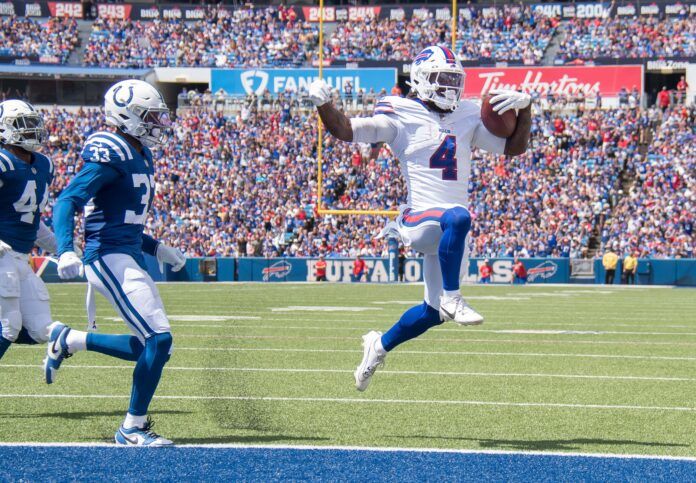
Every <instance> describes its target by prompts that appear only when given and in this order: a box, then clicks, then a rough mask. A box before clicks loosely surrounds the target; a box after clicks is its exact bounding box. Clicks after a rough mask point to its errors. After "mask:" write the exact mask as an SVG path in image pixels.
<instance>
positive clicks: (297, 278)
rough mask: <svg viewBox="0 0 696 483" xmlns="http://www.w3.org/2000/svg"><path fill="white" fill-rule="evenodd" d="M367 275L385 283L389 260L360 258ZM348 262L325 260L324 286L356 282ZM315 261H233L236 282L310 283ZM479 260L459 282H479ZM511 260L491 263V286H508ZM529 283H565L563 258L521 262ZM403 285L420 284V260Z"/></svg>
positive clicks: (410, 265) (410, 264) (413, 261)
mask: <svg viewBox="0 0 696 483" xmlns="http://www.w3.org/2000/svg"><path fill="white" fill-rule="evenodd" d="M364 260H365V265H366V268H367V274H366V276H365V277H364V279H363V280H362V281H365V282H373V283H386V282H389V259H386V258H364ZM354 261H355V260H354V259H352V258H327V259H326V280H327V282H357V280H355V279H354V277H353V262H354ZM317 262H318V259H317V258H270V259H269V258H240V259H238V260H237V275H238V277H239V278H238V280H239V281H240V282H314V281H315V280H316V265H317ZM483 262H484V260H483V259H472V260H470V262H469V269H468V272H467V274H466V275H464V277H463V280H464V281H465V282H468V283H475V282H477V281H478V279H479V275H478V274H479V268H480V266H481V265H483ZM512 262H513V261H512V259H493V260H491V261H490V263H491V266H492V268H493V276H492V282H493V283H511V282H512V278H513V274H512ZM522 262H523V263H524V264H525V267H526V268H527V273H528V281H529V283H568V282H569V281H570V262H569V259H567V258H554V259H547V258H529V259H523V260H522ZM403 271H404V279H403V280H404V282H422V281H423V260H422V259H421V258H410V259H407V260H406V262H405V265H404V270H403Z"/></svg>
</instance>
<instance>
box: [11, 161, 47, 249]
mask: <svg viewBox="0 0 696 483" xmlns="http://www.w3.org/2000/svg"><path fill="white" fill-rule="evenodd" d="M31 158H32V162H31V164H29V163H25V162H24V161H22V160H21V159H19V158H17V157H16V156H15V155H14V154H12V153H11V152H9V151H7V150H6V149H0V240H2V241H4V242H5V243H7V244H8V245H10V246H11V247H12V249H13V250H14V251H16V252H19V253H29V252H30V251H31V249H32V247H33V246H34V242H36V233H37V232H38V230H39V222H40V221H41V212H42V211H43V209H44V207H45V206H46V202H47V201H48V187H49V186H50V185H51V182H52V181H53V163H52V162H51V160H50V159H48V158H47V157H46V156H44V155H43V154H39V153H32V155H31Z"/></svg>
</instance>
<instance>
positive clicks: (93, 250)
mask: <svg viewBox="0 0 696 483" xmlns="http://www.w3.org/2000/svg"><path fill="white" fill-rule="evenodd" d="M104 111H105V114H106V123H107V124H108V125H110V126H112V127H114V128H115V132H108V131H102V132H97V133H95V134H92V135H91V136H90V137H89V138H88V139H87V141H86V142H85V145H84V148H83V149H82V153H81V157H82V159H83V160H84V166H83V168H82V169H81V170H80V172H79V173H78V174H77V175H76V176H75V178H74V179H73V180H72V181H71V182H70V185H69V186H68V187H67V188H66V189H65V190H64V191H63V192H62V193H61V195H60V197H59V199H58V202H57V203H56V206H55V209H54V224H55V228H56V237H57V239H58V253H59V255H60V260H59V263H58V275H59V276H60V277H61V278H63V279H71V278H74V277H75V276H77V275H78V273H79V271H80V269H81V267H82V266H83V265H82V262H81V261H80V259H79V258H78V256H77V255H76V254H75V252H74V250H73V243H72V240H73V230H74V216H75V213H77V212H78V211H79V210H81V209H82V208H83V207H84V208H85V257H84V270H85V274H86V276H87V281H88V282H89V283H90V284H91V285H92V286H93V288H94V289H95V290H96V291H97V292H99V293H101V294H102V295H103V296H104V297H106V299H107V300H108V301H109V302H110V303H111V305H112V306H113V307H114V309H116V311H117V312H118V313H119V315H120V316H121V317H122V318H123V320H124V321H126V324H128V326H129V328H130V329H131V331H132V332H133V334H134V335H130V334H128V335H111V334H97V333H93V332H90V333H86V332H82V331H78V330H73V329H71V328H70V327H67V326H66V325H63V324H61V323H55V324H53V325H52V326H51V332H50V340H49V342H48V348H47V357H46V359H45V375H46V382H47V383H49V384H51V383H52V382H54V380H55V377H56V371H57V370H58V369H59V368H60V365H61V363H62V361H63V360H64V359H65V358H66V357H69V356H71V355H72V354H74V353H75V352H78V351H81V350H88V351H93V352H100V353H102V354H106V355H108V356H111V357H116V358H118V359H123V360H127V361H133V362H135V363H136V364H135V370H134V372H133V388H132V392H131V399H130V407H129V409H128V413H127V414H126V418H125V421H124V422H123V424H122V425H121V426H120V427H119V429H118V431H117V432H116V437H115V439H116V443H118V444H122V445H129V446H166V445H170V444H172V442H171V441H170V440H168V439H165V438H163V437H162V436H159V435H158V434H156V433H154V432H153V431H152V429H151V428H152V421H151V419H150V418H149V417H148V415H147V411H148V407H149V405H150V401H151V400H152V397H153V395H154V393H155V390H156V389H157V385H158V383H159V380H160V377H161V375H162V369H163V368H164V365H165V364H166V362H167V361H168V360H169V357H170V355H171V351H172V336H171V332H170V327H169V320H168V318H167V315H166V313H165V311H164V306H163V304H162V299H161V298H160V295H159V292H158V291H157V287H156V286H155V284H154V282H153V281H152V279H151V278H150V276H149V275H148V273H147V271H146V270H145V261H144V258H143V252H145V253H148V254H150V255H153V256H156V257H157V260H158V261H159V262H160V264H164V263H166V264H169V265H171V266H172V269H173V270H175V271H178V270H180V269H181V268H182V267H183V266H184V264H185V262H186V259H185V257H184V255H183V254H182V253H181V252H180V251H179V250H178V249H176V248H172V247H168V246H166V245H164V244H162V243H159V242H157V241H156V240H154V239H153V238H152V237H150V236H148V235H145V234H143V228H144V225H145V220H146V218H147V215H148V212H149V210H150V206H151V205H152V200H153V197H154V190H155V177H154V163H153V160H152V152H151V151H150V148H151V147H153V146H155V145H156V144H159V143H161V142H162V140H163V136H164V134H165V131H166V130H167V128H168V126H169V125H170V121H169V109H168V108H167V106H166V104H165V103H164V99H163V98H162V95H161V94H160V93H159V92H158V91H157V89H155V88H154V87H152V86H151V85H150V84H148V83H147V82H143V81H139V80H127V81H123V82H119V83H117V84H115V85H114V86H112V87H111V88H110V89H109V90H108V92H107V93H106V95H105V103H104Z"/></svg>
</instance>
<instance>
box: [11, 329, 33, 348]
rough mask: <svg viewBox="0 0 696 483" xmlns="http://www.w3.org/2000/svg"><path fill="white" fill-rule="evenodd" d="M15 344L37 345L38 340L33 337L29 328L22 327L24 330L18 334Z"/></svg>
mask: <svg viewBox="0 0 696 483" xmlns="http://www.w3.org/2000/svg"><path fill="white" fill-rule="evenodd" d="M15 344H25V345H36V344H38V342H36V341H35V340H34V339H32V338H31V336H30V335H29V332H27V329H25V328H24V327H22V330H20V331H19V334H18V335H17V340H16V341H15Z"/></svg>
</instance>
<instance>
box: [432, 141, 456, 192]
mask: <svg viewBox="0 0 696 483" xmlns="http://www.w3.org/2000/svg"><path fill="white" fill-rule="evenodd" d="M456 152H457V138H456V137H455V136H447V137H445V139H444V140H443V141H442V144H440V146H439V147H438V148H437V150H435V152H434V153H433V155H432V156H430V168H431V169H441V170H442V179H444V180H446V181H457V158H455V153H456Z"/></svg>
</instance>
